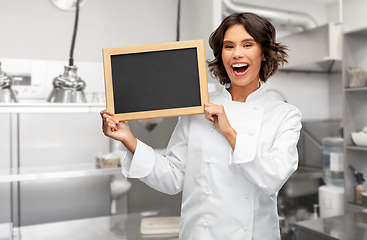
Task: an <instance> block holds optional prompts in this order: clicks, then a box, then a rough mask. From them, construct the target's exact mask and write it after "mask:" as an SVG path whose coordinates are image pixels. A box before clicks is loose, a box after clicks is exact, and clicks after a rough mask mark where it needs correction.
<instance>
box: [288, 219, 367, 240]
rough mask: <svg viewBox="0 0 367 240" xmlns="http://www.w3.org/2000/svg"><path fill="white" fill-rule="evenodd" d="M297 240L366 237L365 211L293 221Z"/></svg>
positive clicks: (358, 238) (362, 238)
mask: <svg viewBox="0 0 367 240" xmlns="http://www.w3.org/2000/svg"><path fill="white" fill-rule="evenodd" d="M295 226H296V236H297V238H296V239H297V240H309V239H312V240H335V239H338V240H351V239H353V240H364V239H367V233H366V231H367V213H362V212H359V213H352V214H346V215H341V216H335V217H329V218H322V219H317V220H309V221H303V222H297V223H295Z"/></svg>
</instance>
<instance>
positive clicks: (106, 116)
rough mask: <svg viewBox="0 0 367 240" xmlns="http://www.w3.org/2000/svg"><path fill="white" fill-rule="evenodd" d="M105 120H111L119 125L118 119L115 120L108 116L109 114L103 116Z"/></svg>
mask: <svg viewBox="0 0 367 240" xmlns="http://www.w3.org/2000/svg"><path fill="white" fill-rule="evenodd" d="M103 119H105V120H107V119H109V120H111V121H113V122H115V123H116V124H118V123H119V120H117V119H115V118H113V117H111V116H110V115H108V114H103Z"/></svg>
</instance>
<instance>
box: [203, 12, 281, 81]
mask: <svg viewBox="0 0 367 240" xmlns="http://www.w3.org/2000/svg"><path fill="white" fill-rule="evenodd" d="M237 24H241V25H243V26H244V27H245V29H246V31H247V32H248V33H249V34H250V35H251V36H252V37H253V38H254V40H255V41H256V42H257V43H260V44H261V51H262V53H263V54H264V56H265V58H266V61H261V68H260V74H259V75H260V80H261V82H263V83H266V81H267V80H268V78H269V77H271V76H272V75H274V74H275V72H276V71H277V70H278V68H279V66H283V65H284V63H287V62H288V61H287V60H286V57H288V54H287V53H286V52H285V51H286V50H288V49H287V47H286V46H285V45H282V44H280V43H276V42H275V37H276V36H275V34H276V33H275V28H274V26H273V25H272V24H271V23H270V22H269V21H268V20H266V19H263V18H261V17H259V16H258V15H256V14H254V13H250V12H245V13H234V14H231V15H229V16H228V17H226V18H225V19H224V20H223V22H222V23H221V24H220V26H219V27H218V28H217V29H216V30H215V31H214V32H213V33H212V34H211V35H210V38H209V46H210V47H211V48H212V49H213V54H214V57H215V59H214V60H212V61H208V66H209V70H210V72H211V74H212V75H213V76H214V77H216V78H218V80H219V82H220V83H221V84H223V85H224V84H226V83H230V82H231V80H230V79H229V77H228V75H227V72H226V69H225V68H224V65H223V61H222V49H223V38H224V34H225V32H226V31H227V29H228V28H230V27H231V26H233V25H237Z"/></svg>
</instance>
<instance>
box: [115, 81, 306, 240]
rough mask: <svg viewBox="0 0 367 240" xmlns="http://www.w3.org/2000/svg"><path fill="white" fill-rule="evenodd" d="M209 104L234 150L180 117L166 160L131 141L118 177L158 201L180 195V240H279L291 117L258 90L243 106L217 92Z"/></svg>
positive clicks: (198, 122)
mask: <svg viewBox="0 0 367 240" xmlns="http://www.w3.org/2000/svg"><path fill="white" fill-rule="evenodd" d="M210 102H211V103H214V104H221V105H223V106H224V109H225V112H226V115H227V117H228V120H229V122H230V124H231V126H232V127H233V128H234V129H235V130H236V132H237V138H236V145H235V149H234V150H232V148H231V146H230V144H229V142H228V141H227V139H226V138H225V137H224V136H223V135H222V134H221V133H220V132H219V131H217V130H216V129H215V128H214V126H213V124H212V123H210V122H209V121H208V120H206V119H205V117H204V115H193V116H183V117H180V118H179V120H178V123H177V126H176V128H175V130H174V132H173V134H172V136H171V139H170V141H169V144H168V146H167V152H166V156H162V155H160V154H158V153H156V152H154V150H153V149H152V148H151V147H149V146H147V145H145V144H144V143H143V142H141V141H139V140H138V144H137V147H136V151H135V154H134V155H133V154H132V153H131V152H128V154H127V155H126V158H125V160H124V162H123V166H122V173H123V174H124V175H125V176H126V177H130V178H139V179H140V180H141V181H143V182H145V183H146V184H147V185H149V186H151V187H152V188H154V189H156V190H158V191H161V192H163V193H167V194H177V193H179V192H180V191H183V197H182V208H181V222H180V239H181V240H188V239H190V240H191V239H192V240H194V239H195V240H212V239H219V240H223V239H231V240H237V239H239V240H245V239H246V240H251V239H254V240H273V239H280V231H279V220H278V215H277V193H278V191H279V190H280V188H281V187H282V186H283V184H284V183H285V182H286V181H287V179H288V178H289V177H290V176H291V174H292V173H293V172H294V171H295V170H296V169H297V166H298V153H297V148H296V145H297V142H298V139H299V133H300V129H301V114H300V112H299V110H298V109H297V108H296V107H294V106H292V105H291V104H287V103H284V102H281V101H278V100H275V99H274V98H272V97H271V96H270V95H268V94H267V92H266V91H265V89H263V87H260V88H259V89H257V90H256V91H255V92H253V93H251V94H250V95H249V96H248V97H247V100H246V102H245V103H243V102H235V101H232V98H231V95H230V93H229V92H228V91H227V90H226V89H225V88H223V89H222V90H220V91H216V92H214V93H211V94H210Z"/></svg>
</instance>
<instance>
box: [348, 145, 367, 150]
mask: <svg viewBox="0 0 367 240" xmlns="http://www.w3.org/2000/svg"><path fill="white" fill-rule="evenodd" d="M346 148H347V149H348V150H357V151H367V147H362V146H355V145H349V146H347V147H346Z"/></svg>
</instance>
